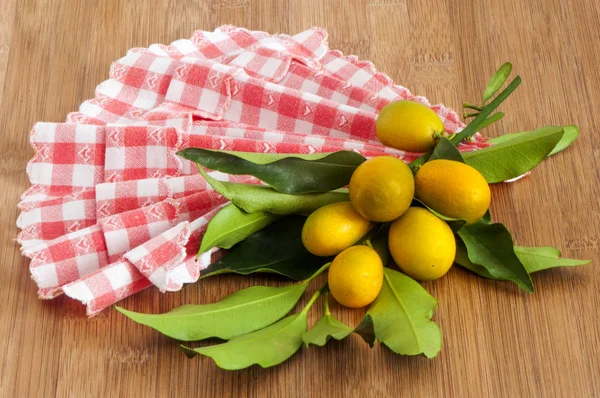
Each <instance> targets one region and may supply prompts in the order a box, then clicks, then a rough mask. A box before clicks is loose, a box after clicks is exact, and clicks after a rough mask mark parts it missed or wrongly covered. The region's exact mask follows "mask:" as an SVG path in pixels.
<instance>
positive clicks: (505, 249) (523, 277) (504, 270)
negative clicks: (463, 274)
mask: <svg viewBox="0 0 600 398" xmlns="http://www.w3.org/2000/svg"><path fill="white" fill-rule="evenodd" d="M457 234H458V236H459V237H460V238H461V239H462V241H463V242H464V244H465V246H466V248H467V252H468V257H469V260H470V261H471V262H472V263H474V264H477V265H481V266H483V267H484V268H485V269H486V270H487V271H488V272H489V273H490V275H492V276H493V277H494V279H502V280H510V281H513V282H515V283H516V284H517V285H519V287H520V288H521V289H523V290H525V291H527V292H529V293H533V290H534V289H533V282H532V281H531V278H530V277H529V274H528V273H527V270H526V269H525V267H524V266H523V263H521V260H519V258H518V257H517V255H516V254H515V250H514V245H513V239H512V236H511V235H510V232H509V231H508V229H506V227H505V226H504V225H502V224H499V223H496V224H486V223H485V222H483V221H481V220H480V221H478V222H476V223H474V224H471V225H465V226H464V227H463V228H461V229H460V230H459V231H458V232H457Z"/></svg>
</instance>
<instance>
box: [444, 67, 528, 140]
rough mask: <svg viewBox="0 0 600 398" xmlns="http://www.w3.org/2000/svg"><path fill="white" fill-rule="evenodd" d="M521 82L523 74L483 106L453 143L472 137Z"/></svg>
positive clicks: (455, 137)
mask: <svg viewBox="0 0 600 398" xmlns="http://www.w3.org/2000/svg"><path fill="white" fill-rule="evenodd" d="M520 84H521V76H517V77H515V78H514V79H513V81H512V82H510V84H509V85H508V86H507V87H506V88H505V89H504V90H502V92H501V93H500V94H498V96H496V98H494V99H493V100H492V101H491V102H490V103H489V104H487V105H485V106H484V107H483V110H482V111H481V112H480V113H479V115H477V117H476V118H475V119H473V120H472V121H471V123H469V124H468V125H467V127H465V128H464V129H463V130H462V131H461V132H460V133H458V134H456V135H455V136H454V137H453V138H452V139H451V141H452V143H453V144H457V143H459V142H461V141H462V140H464V139H465V138H469V137H471V136H472V135H473V134H475V133H476V132H478V131H479V130H480V126H481V125H482V124H483V123H485V121H486V120H487V118H488V117H489V116H490V115H491V114H492V112H494V111H495V110H496V108H498V106H500V104H501V103H502V102H504V100H506V99H507V98H508V96H509V95H511V94H512V92H513V91H515V90H516V89H517V87H519V85H520Z"/></svg>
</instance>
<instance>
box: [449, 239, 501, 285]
mask: <svg viewBox="0 0 600 398" xmlns="http://www.w3.org/2000/svg"><path fill="white" fill-rule="evenodd" d="M454 262H455V263H456V264H458V265H460V266H462V267H463V268H466V269H468V270H469V271H471V272H473V273H475V274H477V275H479V276H481V277H483V278H488V279H497V278H494V277H493V276H492V274H490V273H489V272H488V270H487V269H485V267H483V266H481V265H479V264H474V263H473V262H471V260H470V259H469V255H468V253H467V248H466V247H465V244H464V243H463V242H462V240H460V239H457V240H456V254H455V257H454Z"/></svg>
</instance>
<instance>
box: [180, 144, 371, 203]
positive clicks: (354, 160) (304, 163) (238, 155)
mask: <svg viewBox="0 0 600 398" xmlns="http://www.w3.org/2000/svg"><path fill="white" fill-rule="evenodd" d="M178 154H179V155H180V156H182V157H183V158H185V159H188V160H191V161H193V162H196V163H197V164H199V165H201V166H204V167H207V168H209V169H213V170H218V171H221V172H223V173H227V174H238V175H240V174H242V175H253V176H255V177H257V178H259V179H260V180H262V181H264V182H266V183H267V184H269V185H270V186H271V187H273V188H274V189H275V190H276V191H279V192H283V193H288V194H298V193H310V192H329V191H331V190H333V189H337V188H340V187H343V186H345V185H348V183H349V182H350V177H351V176H352V173H353V172H354V170H355V169H356V167H358V165H360V164H361V163H362V162H364V161H365V160H366V159H365V158H364V157H363V156H362V155H360V154H359V153H356V152H352V151H339V152H333V153H317V154H312V155H297V154H285V155H282V154H280V155H272V154H268V155H267V154H257V153H249V152H229V151H228V152H225V151H213V150H209V149H201V148H187V149H184V150H182V151H180V152H179V153H178Z"/></svg>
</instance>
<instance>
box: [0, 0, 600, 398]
mask: <svg viewBox="0 0 600 398" xmlns="http://www.w3.org/2000/svg"><path fill="white" fill-rule="evenodd" d="M0 10H1V12H0V126H1V136H0V143H1V149H2V155H1V157H0V175H1V185H0V186H1V189H0V205H1V207H0V221H1V229H0V244H1V246H0V267H1V270H2V274H1V277H0V281H1V282H0V356H1V357H2V360H1V366H0V396H3V397H13V396H14V397H41V396H61V397H63V396H72V397H84V396H100V397H107V396H141V395H140V394H141V393H143V394H144V396H218V397H222V396H235V397H244V396H263V395H269V396H285V397H291V396H328V397H338V396H345V397H346V396H347V397H353V396H356V397H365V396H399V395H403V396H404V395H406V396H456V397H466V396H473V397H483V396H493V397H501V396H502V397H517V396H570V397H581V396H600V321H599V319H600V317H599V316H600V304H599V301H600V300H599V298H598V294H599V293H598V292H599V291H600V277H599V276H598V273H599V271H598V269H599V268H598V267H599V263H600V206H599V205H598V197H599V194H600V184H599V182H600V175H599V170H600V169H599V166H600V160H599V155H600V134H599V133H600V132H599V131H598V128H599V127H600V111H599V109H600V90H599V88H600V72H599V71H600V68H599V67H598V61H599V60H600V45H599V43H600V28H599V27H600V10H599V6H598V3H597V0H578V1H575V2H564V1H561V0H545V1H539V2H536V1H530V0H482V1H470V0H460V1H452V0H441V1H436V2H429V1H422V0H389V1H386V0H370V1H365V0H350V1H343V0H336V1H326V0H311V1H302V0H287V1H279V0H262V1H261V0H213V1H209V0H207V1H193V0H187V1H174V0H155V1H152V2H150V1H146V2H142V1H127V2H125V1H122V2H119V1H115V0H105V1H98V2H97V3H94V2H91V1H84V0H81V1H74V0H71V1H58V0H54V1H44V0H39V1H27V0H19V1H17V0H0ZM221 24H234V25H238V26H244V27H247V28H251V29H259V30H266V31H270V32H273V33H275V32H285V33H297V32H299V31H302V30H304V29H306V28H309V27H311V26H315V25H316V26H322V27H324V28H326V29H327V30H328V31H329V42H330V45H331V47H332V48H336V49H340V50H342V51H344V52H346V53H354V54H357V55H358V56H359V57H361V58H363V59H370V60H372V61H373V62H374V63H375V65H376V66H377V67H378V69H380V70H382V71H385V72H387V73H388V74H390V75H391V76H392V77H393V78H394V79H395V80H396V81H398V82H399V83H401V84H403V85H405V86H407V87H408V88H410V89H411V90H412V91H413V92H414V93H418V94H422V95H425V96H427V97H428V98H429V99H430V100H431V101H432V102H444V103H445V104H447V105H448V106H450V107H453V108H455V109H457V110H458V111H459V112H461V111H462V109H461V104H462V102H463V101H470V102H473V101H477V100H478V98H479V95H480V93H481V91H482V90H483V87H484V85H485V83H486V80H487V78H488V77H489V76H490V75H491V73H492V72H493V71H494V70H495V68H496V67H497V66H498V65H500V64H501V63H502V62H504V61H507V60H509V61H512V63H513V64H514V68H515V70H516V71H517V72H518V73H519V74H520V75H521V76H522V77H523V80H524V84H522V86H521V87H520V88H519V89H518V90H517V92H516V93H515V94H514V95H513V96H512V97H511V98H510V99H509V100H508V101H507V102H506V103H505V104H504V105H502V110H504V111H505V112H506V114H507V117H506V118H505V120H503V121H502V122H500V123H499V124H498V125H497V126H495V127H493V128H490V129H488V130H487V131H486V134H489V135H497V134H500V133H503V132H514V131H523V130H529V129H534V128H537V127H541V126H543V125H548V124H554V125H562V124H572V123H576V124H578V125H579V126H580V128H581V132H582V134H581V136H580V138H579V140H578V141H577V142H576V143H575V144H574V146H573V147H572V148H570V149H569V150H567V151H566V152H563V153H560V154H558V155H556V156H554V157H552V158H551V159H549V160H547V161H545V162H544V163H543V165H542V166H540V167H539V168H537V169H536V170H535V171H534V172H533V174H532V176H531V177H530V178H527V179H524V180H522V181H519V182H517V183H514V184H499V185H496V186H494V187H493V190H492V193H493V206H492V211H493V214H494V216H495V219H497V220H499V221H502V222H504V223H505V224H506V225H507V226H508V227H509V229H510V230H511V231H512V232H513V234H514V237H515V239H516V241H517V242H518V243H519V244H522V245H555V246H557V247H559V248H560V249H562V251H563V254H564V255H565V256H570V257H576V258H590V259H592V261H593V262H592V264H590V265H589V266H585V267H580V268H573V269H561V270H553V271H548V272H544V273H542V274H536V275H535V276H534V278H533V279H534V282H535V284H536V288H537V292H536V293H535V295H528V294H526V293H523V292H521V291H519V290H517V288H516V287H515V286H512V285H509V284H507V283H495V282H492V281H487V280H483V279H479V278H477V277H475V276H474V275H472V274H469V273H467V272H465V271H463V270H461V269H458V268H455V269H453V270H451V272H450V273H449V274H448V275H447V276H446V277H445V278H443V279H441V280H439V281H437V282H435V283H427V284H426V285H425V286H426V288H427V289H428V290H429V291H430V292H431V293H432V294H433V295H434V296H435V297H437V298H438V300H439V307H438V309H437V311H436V313H435V318H434V319H435V320H436V321H437V322H438V323H439V324H440V326H441V328H442V331H443V336H444V337H443V339H444V347H443V350H442V352H441V354H440V355H439V357H438V358H436V359H434V360H428V359H426V358H422V357H399V356H396V355H394V354H392V353H391V352H390V351H389V350H387V349H384V348H383V347H377V348H375V349H373V350H371V349H369V348H368V347H367V346H366V345H365V344H364V343H362V341H360V340H359V338H358V337H357V336H353V337H352V338H350V339H347V341H343V342H335V343H330V344H329V345H328V346H326V347H325V348H314V347H313V348H310V349H303V350H302V352H301V353H300V354H298V355H296V356H294V357H293V358H292V359H291V360H289V361H288V362H286V363H284V364H283V365H281V366H279V367H276V368H271V369H266V370H265V369H261V368H258V367H253V368H251V369H247V370H243V371H238V372H226V371H222V370H220V369H218V368H217V367H216V366H215V365H214V364H213V363H212V361H211V360H209V359H207V358H201V359H198V358H196V359H194V360H188V359H187V358H185V356H184V355H183V354H182V353H181V352H180V351H179V350H178V347H177V346H178V343H177V342H176V341H173V340H170V339H168V338H166V337H163V336H161V335H159V334H158V333H156V332H154V331H153V330H151V329H148V328H145V327H142V326H138V325H136V324H134V323H132V322H130V321H127V320H126V319H125V318H124V317H123V316H121V315H120V314H118V313H116V312H115V311H114V310H108V311H105V312H104V313H102V314H101V315H99V316H97V317H95V318H93V319H86V317H85V315H84V309H83V307H82V306H81V305H80V304H78V303H76V302H73V301H71V300H69V299H66V298H64V297H61V298H57V299H55V300H53V301H40V300H38V299H37V297H36V288H35V285H34V283H33V281H32V280H31V279H30V278H29V273H28V270H27V265H28V261H27V260H26V259H25V258H23V257H21V256H20V254H19V250H18V247H17V246H16V245H15V243H14V242H13V241H12V240H13V239H14V237H15V236H16V233H17V231H16V227H15V220H16V217H17V214H18V212H17V209H16V204H17V201H18V197H19V195H20V194H21V193H22V192H23V191H24V190H25V189H26V188H27V187H28V180H27V176H26V175H25V165H26V162H27V161H28V159H29V158H30V157H31V155H32V151H31V149H30V147H29V143H28V133H29V131H30V129H31V127H32V125H33V124H34V123H35V122H36V121H56V122H58V121H63V120H64V118H65V116H66V114H67V113H68V112H69V111H72V110H75V109H76V108H77V106H78V104H79V103H81V102H82V101H83V100H85V99H87V98H90V97H92V96H93V93H94V87H95V86H96V85H97V84H98V83H100V82H101V81H103V80H105V79H106V78H107V75H108V69H109V65H110V63H111V61H113V60H115V59H118V58H120V57H121V56H123V55H124V54H125V52H126V50H127V49H128V48H131V47H142V46H148V45H150V44H152V43H169V42H171V41H173V40H176V39H178V38H187V37H190V36H191V34H192V32H193V31H194V30H195V29H203V30H212V29H214V28H215V27H217V26H219V25H221ZM258 282H261V283H269V284H276V283H278V282H277V281H275V280H274V279H272V278H240V277H215V278H210V279H208V280H204V281H202V282H200V283H198V284H195V285H191V286H187V287H186V288H184V289H183V291H182V292H180V293H170V294H164V295H163V294H160V293H159V292H158V291H157V290H155V289H149V290H146V291H144V292H143V293H141V294H138V295H136V296H134V297H132V298H129V299H127V300H125V301H123V302H122V303H121V304H122V305H123V306H124V307H125V308H128V309H133V310H137V311H143V312H164V311H167V310H169V309H171V308H173V307H175V306H178V305H180V304H183V303H206V302H209V301H212V300H216V299H218V298H220V297H222V296H224V295H225V294H228V293H230V292H233V291H235V290H237V289H238V288H239V287H242V286H248V285H250V284H254V283H258ZM334 311H335V312H336V314H337V315H338V316H339V317H340V318H341V319H342V320H344V321H346V322H348V323H350V324H353V325H356V324H357V323H358V321H359V320H360V318H361V317H362V311H354V312H350V311H347V312H344V311H341V310H340V309H339V308H338V307H335V308H334ZM316 316H317V314H316V313H313V314H312V316H311V322H312V321H314V319H315V318H316Z"/></svg>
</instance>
